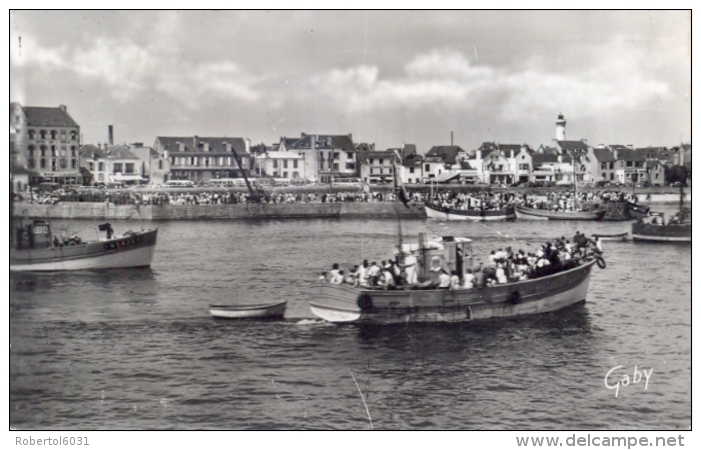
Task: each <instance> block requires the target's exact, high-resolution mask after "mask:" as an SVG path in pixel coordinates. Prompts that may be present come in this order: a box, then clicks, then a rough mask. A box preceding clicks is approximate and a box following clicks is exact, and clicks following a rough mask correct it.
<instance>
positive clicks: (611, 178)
mask: <svg viewBox="0 0 701 450" xmlns="http://www.w3.org/2000/svg"><path fill="white" fill-rule="evenodd" d="M611 180H613V172H611Z"/></svg>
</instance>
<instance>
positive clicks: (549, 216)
mask: <svg viewBox="0 0 701 450" xmlns="http://www.w3.org/2000/svg"><path fill="white" fill-rule="evenodd" d="M514 209H515V212H516V218H517V219H527V220H601V219H603V217H604V215H605V214H606V211H605V210H594V211H555V210H551V209H538V208H527V207H525V206H519V205H517V206H516V207H515V208H514Z"/></svg>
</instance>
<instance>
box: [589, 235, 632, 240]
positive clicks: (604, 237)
mask: <svg viewBox="0 0 701 450" xmlns="http://www.w3.org/2000/svg"><path fill="white" fill-rule="evenodd" d="M592 236H593V237H595V238H600V239H601V240H602V241H627V240H628V233H616V234H592Z"/></svg>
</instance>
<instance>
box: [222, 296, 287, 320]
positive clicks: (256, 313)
mask: <svg viewBox="0 0 701 450" xmlns="http://www.w3.org/2000/svg"><path fill="white" fill-rule="evenodd" d="M286 309H287V300H284V301H281V302H273V303H260V304H256V305H209V313H210V314H211V315H212V316H213V317H216V318H219V319H252V318H267V319H272V318H282V317H284V316H285V310H286Z"/></svg>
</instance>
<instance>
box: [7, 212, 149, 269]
mask: <svg viewBox="0 0 701 450" xmlns="http://www.w3.org/2000/svg"><path fill="white" fill-rule="evenodd" d="M101 227H102V231H106V230H107V229H108V228H109V230H110V233H111V226H110V225H109V224H103V225H101ZM13 232H14V239H13V245H12V248H11V250H10V271H13V272H31V271H62V270H95V269H118V268H130V267H149V266H150V265H151V261H152V260H153V254H154V251H155V249H156V238H157V235H158V229H157V228H156V229H153V230H142V231H127V232H126V233H124V235H122V236H119V237H112V236H111V235H110V237H109V238H108V239H106V240H99V239H98V240H94V241H87V242H82V241H81V240H71V241H70V243H69V244H68V245H63V244H62V243H61V242H60V241H59V240H58V239H57V238H56V239H55V238H54V236H53V233H52V230H51V224H50V223H49V222H48V221H46V220H42V219H34V220H33V221H32V222H31V223H29V224H27V225H24V224H20V226H18V227H16V228H15V229H14V230H13Z"/></svg>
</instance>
